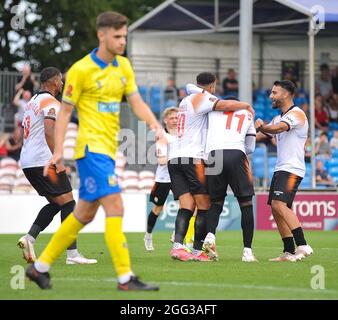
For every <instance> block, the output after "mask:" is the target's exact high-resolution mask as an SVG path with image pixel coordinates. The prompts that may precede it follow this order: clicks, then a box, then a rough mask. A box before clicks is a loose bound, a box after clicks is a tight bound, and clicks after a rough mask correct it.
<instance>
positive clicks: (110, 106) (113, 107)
mask: <svg viewBox="0 0 338 320" xmlns="http://www.w3.org/2000/svg"><path fill="white" fill-rule="evenodd" d="M98 110H99V112H113V113H116V112H120V103H118V102H100V101H99V103H98Z"/></svg>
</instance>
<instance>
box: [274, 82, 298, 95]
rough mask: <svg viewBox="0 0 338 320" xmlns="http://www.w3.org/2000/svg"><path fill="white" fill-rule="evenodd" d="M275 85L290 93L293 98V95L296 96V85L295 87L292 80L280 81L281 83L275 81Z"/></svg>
mask: <svg viewBox="0 0 338 320" xmlns="http://www.w3.org/2000/svg"><path fill="white" fill-rule="evenodd" d="M273 85H274V86H278V87H281V88H283V89H285V90H286V91H288V92H289V93H290V94H291V95H292V96H293V95H294V94H295V92H296V85H295V84H294V83H293V82H292V81H290V80H280V81H275V82H274V84H273Z"/></svg>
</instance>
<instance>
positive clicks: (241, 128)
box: [204, 110, 257, 262]
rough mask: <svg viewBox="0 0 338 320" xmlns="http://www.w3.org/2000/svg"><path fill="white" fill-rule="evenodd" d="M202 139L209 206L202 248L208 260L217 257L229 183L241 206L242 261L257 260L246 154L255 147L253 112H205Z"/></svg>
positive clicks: (252, 193) (251, 182)
mask: <svg viewBox="0 0 338 320" xmlns="http://www.w3.org/2000/svg"><path fill="white" fill-rule="evenodd" d="M208 120H209V127H208V134H207V142H206V153H207V154H209V157H208V161H207V164H208V169H207V171H208V173H207V186H208V193H209V196H210V201H211V205H210V209H209V210H208V212H207V237H206V238H205V241H204V248H205V252H206V253H207V255H208V257H209V258H210V259H212V260H218V255H217V252H216V239H215V234H216V228H217V225H218V222H219V216H220V214H221V213H222V210H223V204H224V200H225V197H226V195H227V188H228V185H230V187H231V189H232V191H233V192H234V195H235V197H236V198H237V200H238V203H239V206H240V209H241V213H242V216H241V226H242V231H243V243H244V250H243V256H242V261H244V262H253V261H257V259H256V258H255V256H254V255H253V253H252V249H251V245H252V239H253V232H254V214H253V206H252V197H253V195H254V188H253V181H252V175H251V171H250V167H249V162H248V159H247V157H246V155H247V154H250V153H252V152H253V151H254V149H255V140H256V129H255V126H254V122H253V114H252V113H250V112H249V111H248V110H239V111H235V112H216V111H215V112H209V113H208Z"/></svg>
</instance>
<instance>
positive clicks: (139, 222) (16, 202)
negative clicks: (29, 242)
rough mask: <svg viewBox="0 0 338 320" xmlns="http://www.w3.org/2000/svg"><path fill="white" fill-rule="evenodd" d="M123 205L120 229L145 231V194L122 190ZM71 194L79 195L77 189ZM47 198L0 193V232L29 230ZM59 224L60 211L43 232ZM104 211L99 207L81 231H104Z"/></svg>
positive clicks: (55, 227) (51, 229)
mask: <svg viewBox="0 0 338 320" xmlns="http://www.w3.org/2000/svg"><path fill="white" fill-rule="evenodd" d="M122 197H123V203H124V208H125V215H124V219H123V230H124V231H125V232H144V231H145V229H146V217H147V212H146V210H147V202H146V198H147V197H146V195H144V194H122ZM74 198H75V199H76V200H77V199H78V193H77V191H74ZM46 204H47V201H46V200H45V199H44V198H43V197H40V196H38V195H35V194H22V195H21V194H10V195H0V234H2V233H20V234H24V233H27V232H28V231H29V228H30V226H31V225H32V223H33V222H34V220H35V218H36V216H37V215H38V212H39V211H40V209H41V208H42V207H43V206H44V205H46ZM59 226H60V214H57V215H56V216H55V217H54V220H53V222H52V223H51V224H50V225H49V226H48V227H47V228H46V230H45V231H44V233H53V232H55V231H56V230H57V229H58V228H59ZM104 229H105V214H104V211H103V210H102V208H100V209H99V211H98V213H97V214H96V217H95V219H94V221H92V222H91V223H90V224H88V225H87V226H86V227H85V228H84V229H83V230H82V231H81V232H104Z"/></svg>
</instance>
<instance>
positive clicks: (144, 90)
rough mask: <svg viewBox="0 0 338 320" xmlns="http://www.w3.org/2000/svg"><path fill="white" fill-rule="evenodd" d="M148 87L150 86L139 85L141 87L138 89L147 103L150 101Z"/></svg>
mask: <svg viewBox="0 0 338 320" xmlns="http://www.w3.org/2000/svg"><path fill="white" fill-rule="evenodd" d="M148 89H149V88H148V87H147V86H139V87H138V91H139V93H140V95H141V97H142V99H143V100H144V101H145V102H147V103H149V98H148Z"/></svg>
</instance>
